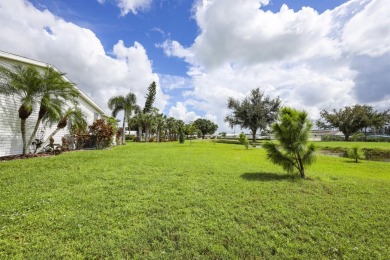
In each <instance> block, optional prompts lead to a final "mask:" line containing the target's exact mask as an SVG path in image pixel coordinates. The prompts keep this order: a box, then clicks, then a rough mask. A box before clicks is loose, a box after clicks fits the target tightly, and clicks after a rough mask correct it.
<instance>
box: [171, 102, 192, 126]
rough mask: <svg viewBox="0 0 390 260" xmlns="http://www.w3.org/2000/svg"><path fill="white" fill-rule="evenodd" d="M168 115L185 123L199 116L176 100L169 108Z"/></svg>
mask: <svg viewBox="0 0 390 260" xmlns="http://www.w3.org/2000/svg"><path fill="white" fill-rule="evenodd" d="M168 116H171V117H174V118H176V119H180V120H183V121H184V122H185V123H189V122H193V121H195V120H196V119H198V118H199V116H197V115H196V113H195V112H193V111H188V110H187V106H186V105H185V104H184V103H182V102H177V103H176V106H172V107H171V108H170V109H169V112H168Z"/></svg>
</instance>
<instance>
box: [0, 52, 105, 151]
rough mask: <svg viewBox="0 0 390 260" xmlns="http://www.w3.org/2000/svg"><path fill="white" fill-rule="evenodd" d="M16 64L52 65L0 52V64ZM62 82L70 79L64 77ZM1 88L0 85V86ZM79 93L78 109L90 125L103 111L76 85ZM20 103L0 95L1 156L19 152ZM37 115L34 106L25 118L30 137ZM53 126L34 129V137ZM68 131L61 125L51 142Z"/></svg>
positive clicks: (20, 139) (44, 133) (10, 65)
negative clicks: (61, 127)
mask: <svg viewBox="0 0 390 260" xmlns="http://www.w3.org/2000/svg"><path fill="white" fill-rule="evenodd" d="M16 64H21V65H30V66H35V67H37V68H38V69H44V68H46V67H48V66H50V67H52V68H54V67H53V66H52V65H50V64H47V63H44V62H40V61H36V60H32V59H28V58H25V57H21V56H18V55H14V54H10V53H7V52H3V51H0V65H1V66H3V67H7V68H12V67H13V66H14V65H16ZM54 69H55V68H54ZM63 79H64V80H65V81H69V79H67V78H66V77H65V76H64V77H63ZM0 87H1V86H0ZM76 89H77V90H78V91H79V92H80V96H79V98H78V102H79V105H78V106H79V108H80V109H81V110H82V112H83V114H84V115H85V116H86V120H87V123H88V125H91V124H92V123H93V122H94V121H95V120H96V119H99V118H102V116H103V115H104V111H103V109H102V108H100V107H99V106H98V105H97V104H96V103H95V102H93V101H92V100H91V99H90V98H89V97H87V96H86V95H85V94H84V93H83V92H82V91H81V90H79V89H78V88H77V87H76ZM19 106H20V99H19V98H18V97H13V96H3V95H0V156H7V155H14V154H21V153H22V147H23V143H22V136H21V133H20V119H19V116H18V108H19ZM37 116H38V109H37V108H35V109H34V111H33V114H31V116H30V117H29V118H28V119H27V124H26V134H27V136H28V137H29V136H30V135H31V132H32V129H33V128H34V124H35V122H36V119H37ZM55 128H56V124H54V125H52V126H50V125H41V126H40V128H39V129H38V131H37V136H36V138H38V139H39V138H42V137H43V138H45V137H47V136H48V135H49V134H50V133H51V132H53V130H54V129H55ZM68 133H69V129H67V128H64V129H63V130H61V131H60V132H58V133H57V134H56V135H55V136H54V143H58V144H60V143H61V138H62V137H63V136H64V135H66V134H68Z"/></svg>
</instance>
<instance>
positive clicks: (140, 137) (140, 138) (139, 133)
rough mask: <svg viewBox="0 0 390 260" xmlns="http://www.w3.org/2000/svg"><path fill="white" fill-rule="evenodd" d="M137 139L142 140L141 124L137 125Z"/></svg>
mask: <svg viewBox="0 0 390 260" xmlns="http://www.w3.org/2000/svg"><path fill="white" fill-rule="evenodd" d="M138 139H139V140H138V141H139V142H142V126H138Z"/></svg>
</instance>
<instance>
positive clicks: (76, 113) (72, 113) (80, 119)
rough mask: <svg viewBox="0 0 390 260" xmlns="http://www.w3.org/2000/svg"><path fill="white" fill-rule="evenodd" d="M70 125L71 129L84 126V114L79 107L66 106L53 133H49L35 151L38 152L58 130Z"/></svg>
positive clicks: (85, 123)
mask: <svg viewBox="0 0 390 260" xmlns="http://www.w3.org/2000/svg"><path fill="white" fill-rule="evenodd" d="M68 124H69V125H72V127H73V129H83V128H86V126H87V122H86V120H85V118H84V115H83V113H82V111H81V110H80V109H79V108H68V109H67V110H66V111H65V112H64V114H63V115H62V117H61V119H60V120H59V122H58V124H57V128H56V129H55V130H54V132H53V133H51V134H50V135H49V137H48V138H47V139H46V140H45V141H44V142H43V143H42V146H41V147H39V148H38V149H37V151H36V152H35V153H39V152H41V151H42V150H43V148H44V147H45V145H46V143H47V142H48V141H49V140H50V139H51V138H53V136H55V135H56V134H57V133H58V131H60V130H61V129H63V128H65V127H66V126H67V125H68Z"/></svg>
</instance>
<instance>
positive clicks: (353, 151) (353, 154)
mask: <svg viewBox="0 0 390 260" xmlns="http://www.w3.org/2000/svg"><path fill="white" fill-rule="evenodd" d="M347 156H348V158H351V159H354V160H355V162H356V163H357V162H358V161H359V160H362V159H364V154H363V152H362V151H361V150H360V148H359V147H358V146H355V147H352V148H350V149H348V151H347Z"/></svg>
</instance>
